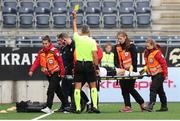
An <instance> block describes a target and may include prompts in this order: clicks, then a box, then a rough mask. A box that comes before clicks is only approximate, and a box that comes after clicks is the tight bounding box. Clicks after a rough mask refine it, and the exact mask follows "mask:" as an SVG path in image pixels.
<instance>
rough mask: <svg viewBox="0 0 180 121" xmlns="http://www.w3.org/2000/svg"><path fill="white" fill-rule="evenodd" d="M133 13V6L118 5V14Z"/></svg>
mask: <svg viewBox="0 0 180 121" xmlns="http://www.w3.org/2000/svg"><path fill="white" fill-rule="evenodd" d="M129 13H132V14H134V8H133V7H120V8H119V14H129Z"/></svg>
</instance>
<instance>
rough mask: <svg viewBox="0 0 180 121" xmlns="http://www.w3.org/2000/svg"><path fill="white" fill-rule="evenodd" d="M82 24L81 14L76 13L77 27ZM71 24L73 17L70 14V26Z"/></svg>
mask: <svg viewBox="0 0 180 121" xmlns="http://www.w3.org/2000/svg"><path fill="white" fill-rule="evenodd" d="M83 24H84V18H83V14H78V15H77V27H78V28H79V27H82V25H83ZM72 26H73V18H72V16H70V27H72Z"/></svg>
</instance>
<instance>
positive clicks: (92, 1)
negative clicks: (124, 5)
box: [87, 0, 101, 8]
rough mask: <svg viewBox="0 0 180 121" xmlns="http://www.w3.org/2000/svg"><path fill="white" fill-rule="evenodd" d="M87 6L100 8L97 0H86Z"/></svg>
mask: <svg viewBox="0 0 180 121" xmlns="http://www.w3.org/2000/svg"><path fill="white" fill-rule="evenodd" d="M87 7H99V8H101V2H100V1H99V0H87Z"/></svg>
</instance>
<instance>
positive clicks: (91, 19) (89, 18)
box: [85, 14, 101, 28]
mask: <svg viewBox="0 0 180 121" xmlns="http://www.w3.org/2000/svg"><path fill="white" fill-rule="evenodd" d="M85 23H86V24H87V25H89V26H90V27H91V28H99V27H100V26H101V18H100V15H99V14H88V15H86V19H85Z"/></svg>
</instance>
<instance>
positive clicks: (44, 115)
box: [32, 109, 58, 120]
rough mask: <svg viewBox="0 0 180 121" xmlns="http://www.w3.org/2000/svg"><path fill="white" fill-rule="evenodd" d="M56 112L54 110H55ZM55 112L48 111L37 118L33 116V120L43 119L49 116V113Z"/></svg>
mask: <svg viewBox="0 0 180 121" xmlns="http://www.w3.org/2000/svg"><path fill="white" fill-rule="evenodd" d="M57 110H58V109H55V110H53V111H57ZM53 113H54V112H53ZM53 113H47V114H43V115H40V116H38V117H36V118H33V119H32V120H39V119H42V118H44V117H47V116H49V115H51V114H53Z"/></svg>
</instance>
